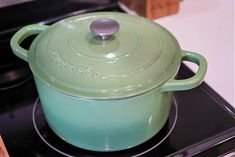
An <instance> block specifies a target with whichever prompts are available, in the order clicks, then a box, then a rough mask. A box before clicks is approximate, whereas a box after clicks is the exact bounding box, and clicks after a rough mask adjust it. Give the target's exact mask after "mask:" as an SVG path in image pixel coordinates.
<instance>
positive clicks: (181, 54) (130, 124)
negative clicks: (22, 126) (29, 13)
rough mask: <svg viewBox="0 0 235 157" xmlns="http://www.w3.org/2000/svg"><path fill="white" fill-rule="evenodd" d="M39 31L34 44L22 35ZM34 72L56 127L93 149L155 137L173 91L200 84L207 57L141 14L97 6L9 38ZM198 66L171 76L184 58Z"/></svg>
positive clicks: (114, 147)
mask: <svg viewBox="0 0 235 157" xmlns="http://www.w3.org/2000/svg"><path fill="white" fill-rule="evenodd" d="M33 34H36V35H37V37H36V38H35V39H34V41H33V43H32V44H31V46H30V49H29V50H26V49H24V48H22V47H21V46H20V43H21V42H22V41H23V40H24V39H25V38H27V37H28V36H31V35H33ZM10 44H11V48H12V50H13V52H14V53H15V55H17V56H18V57H20V58H21V59H23V60H25V61H27V62H28V63H29V65H30V68H31V70H32V72H33V75H34V79H35V82H36V86H37V89H38V93H39V97H40V101H41V103H42V107H43V111H44V114H45V116H46V119H47V122H48V124H49V126H50V127H51V129H52V130H53V131H54V132H55V133H56V134H57V135H58V136H59V137H61V138H62V139H63V140H64V141H66V142H68V143H70V144H72V145H74V146H77V147H80V148H83V149H88V150H94V151H117V150H123V149H127V148H131V147H134V146H137V145H139V144H141V143H143V142H145V141H147V140H148V139H150V138H151V137H153V136H154V135H155V134H156V133H157V132H158V131H159V130H160V129H161V128H162V127H163V125H164V124H165V123H166V121H167V118H168V116H169V111H170V106H171V101H172V92H173V91H180V90H188V89H192V88H194V87H196V86H198V85H199V84H200V83H201V82H202V80H203V78H204V75H205V72H206V68H207V64H206V60H205V59H204V58H203V57H202V56H201V55H199V54H196V53H192V52H188V51H184V50H181V48H180V46H179V44H178V42H177V41H176V39H175V38H174V36H173V35H172V34H171V33H170V32H168V31H167V30H166V29H165V28H163V27H161V26H160V25H158V24H156V23H153V22H152V21H150V20H147V19H145V18H142V17H137V16H130V15H127V14H122V13H113V12H99V13H89V14H83V15H79V16H74V17H71V18H67V19H65V20H62V21H59V22H57V23H55V24H53V25H51V26H45V25H39V24H36V25H29V26H26V27H23V28H22V29H20V30H19V31H18V32H17V33H16V34H15V35H14V36H13V38H12V39H11V42H10ZM182 60H186V61H190V62H193V63H196V64H197V65H198V66H199V68H198V71H197V73H196V74H195V75H194V76H193V77H191V78H188V79H184V80H176V79H174V78H175V76H176V74H177V72H178V69H179V67H180V64H181V61H182Z"/></svg>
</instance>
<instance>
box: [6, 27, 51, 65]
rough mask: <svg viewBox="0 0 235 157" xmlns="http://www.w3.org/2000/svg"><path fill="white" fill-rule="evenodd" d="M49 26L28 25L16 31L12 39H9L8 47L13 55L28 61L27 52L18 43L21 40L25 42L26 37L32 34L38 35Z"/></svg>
mask: <svg viewBox="0 0 235 157" xmlns="http://www.w3.org/2000/svg"><path fill="white" fill-rule="evenodd" d="M48 27H49V26H46V25H39V24H33V25H28V26H25V27H23V28H21V29H20V30H19V31H17V32H16V33H15V34H14V35H13V37H12V38H11V41H10V45H11V49H12V51H13V53H14V54H15V55H16V56H18V57H19V58H21V59H23V60H25V61H26V62H27V61H28V50H26V49H24V48H23V47H21V46H20V43H22V41H23V40H25V39H26V38H27V37H29V36H31V35H34V34H40V33H41V32H43V31H44V30H45V29H47V28H48Z"/></svg>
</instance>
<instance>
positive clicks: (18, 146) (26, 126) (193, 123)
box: [0, 1, 235, 157]
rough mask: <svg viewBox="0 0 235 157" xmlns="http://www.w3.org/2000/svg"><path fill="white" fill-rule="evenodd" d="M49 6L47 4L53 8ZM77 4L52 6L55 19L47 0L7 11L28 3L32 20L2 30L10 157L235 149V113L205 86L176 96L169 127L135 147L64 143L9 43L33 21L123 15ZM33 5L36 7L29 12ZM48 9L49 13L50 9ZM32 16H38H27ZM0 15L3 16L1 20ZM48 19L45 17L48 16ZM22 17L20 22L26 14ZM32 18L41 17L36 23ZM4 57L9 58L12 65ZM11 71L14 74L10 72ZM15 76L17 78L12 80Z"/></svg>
mask: <svg viewBox="0 0 235 157" xmlns="http://www.w3.org/2000/svg"><path fill="white" fill-rule="evenodd" d="M43 2H44V3H43ZM52 2H55V1H52ZM52 2H51V3H52ZM57 2H58V1H57ZM62 2H63V3H64V5H65V4H67V3H75V1H61V3H62ZM51 3H49V4H48V5H52V4H51ZM77 3H78V1H77ZM77 3H76V5H79V7H80V8H78V9H77V10H76V7H75V8H74V7H71V6H70V5H71V4H70V5H69V4H67V5H66V6H68V8H69V7H71V8H72V9H71V10H70V11H69V10H68V8H66V9H65V10H63V9H62V8H63V7H62V8H61V5H62V4H60V3H59V4H58V6H57V5H56V3H54V5H55V6H53V8H54V10H53V15H52V14H50V13H49V12H46V11H44V12H45V13H47V15H45V14H43V8H44V9H45V6H46V1H41V2H40V3H39V2H35V1H31V2H28V3H24V4H20V5H15V6H11V7H7V8H3V9H4V10H3V11H4V13H5V16H8V15H9V16H8V17H9V18H14V15H13V13H9V14H6V12H7V11H6V10H8V12H9V11H11V10H12V11H13V10H14V11H15V12H16V11H19V10H22V8H24V7H25V5H26V6H27V8H28V9H26V13H27V15H28V17H25V18H29V21H28V22H27V20H25V21H24V23H17V20H14V19H9V21H10V22H9V23H10V24H9V29H7V25H6V24H5V25H4V29H1V30H0V37H1V38H0V43H1V44H4V45H0V50H4V55H3V56H1V58H0V59H1V60H4V61H5V62H4V64H3V63H2V64H0V78H4V81H2V82H1V81H0V134H1V136H2V138H3V141H4V143H5V145H6V148H7V150H8V153H9V154H10V156H11V157H19V156H32V157H34V156H35V157H38V156H43V157H44V156H45V157H51V156H56V157H57V156H58V157H60V156H61V157H63V156H68V155H70V156H86V157H88V156H89V157H92V156H99V157H104V156H110V157H114V156H123V157H125V156H151V157H158V156H169V157H170V156H171V157H172V156H174V157H183V156H206V157H207V156H208V157H211V156H219V155H222V154H226V153H227V152H231V151H235V150H234V148H235V111H234V109H233V108H232V107H231V106H230V105H229V104H228V103H227V102H226V101H225V100H224V99H223V98H221V97H220V96H219V95H218V94H217V93H216V92H215V91H213V90H212V89H211V88H210V87H209V86H208V85H207V84H206V83H204V82H203V83H202V84H201V85H200V86H199V87H197V88H195V89H193V90H188V91H181V92H175V93H174V101H173V104H172V108H171V113H170V116H169V119H168V121H167V123H166V124H165V126H164V127H163V128H162V130H161V131H160V132H159V133H158V134H157V135H156V136H154V138H152V139H150V140H149V141H147V142H145V143H144V144H142V145H139V146H137V147H135V148H132V149H128V150H124V151H119V152H113V153H101V152H92V151H86V150H83V149H79V148H76V147H73V146H71V145H69V144H67V143H64V142H63V141H62V140H60V139H59V138H58V137H57V136H56V135H55V134H54V133H53V132H52V131H51V130H50V128H49V127H48V125H47V123H46V121H45V119H44V115H43V111H42V110H41V108H40V100H38V99H37V98H38V94H37V91H36V88H35V85H34V81H33V78H32V75H31V73H30V72H29V71H27V70H26V69H28V66H27V64H25V63H23V62H21V61H20V60H17V59H15V57H14V56H11V51H10V48H9V39H10V36H11V35H12V34H13V33H14V32H15V30H17V29H18V27H19V26H21V25H27V24H29V23H32V22H43V23H47V24H51V23H53V22H55V21H57V20H59V19H60V18H64V17H67V16H70V15H75V14H80V13H84V12H87V11H88V12H90V11H96V9H97V11H106V10H107V11H121V10H120V9H119V8H118V5H117V4H116V1H105V2H103V3H101V2H100V3H98V4H96V3H94V1H90V3H89V5H82V2H81V3H80V4H77ZM86 4H87V3H86ZM34 5H35V6H40V8H41V9H42V12H40V14H42V16H40V15H38V13H36V12H39V11H36V10H34V9H35V7H33V6H34ZM73 5H75V4H73ZM73 5H72V6H73ZM30 6H32V8H31V11H30ZM57 7H58V8H57ZM56 8H57V9H56ZM84 8H86V9H87V10H86V9H85V10H86V11H84ZM90 8H92V9H90ZM95 8H96V9H95ZM89 9H90V10H89ZM32 10H34V11H32ZM45 10H48V8H47V9H45ZM79 10H80V11H79ZM81 10H83V11H81ZM30 12H32V13H34V14H35V15H33V14H29V13H30ZM56 12H58V16H55V15H56ZM0 13H1V9H0ZM26 13H25V14H26ZM21 14H22V15H25V14H23V13H21ZM2 15H3V14H0V17H1V16H2ZM44 16H47V18H45V17H44ZM20 17H21V18H22V16H20ZM33 17H35V18H36V17H37V18H36V19H34V18H33ZM5 18H7V17H5ZM17 18H18V15H17ZM14 26H15V27H14ZM28 45H29V44H28V43H25V46H26V47H27V46H28ZM9 56H10V57H9ZM2 57H6V58H7V59H8V61H7V60H6V59H4V58H2ZM9 62H10V63H9ZM17 67H18V68H21V70H23V72H25V73H24V75H23V76H24V77H21V75H19V76H18V74H22V72H19V71H18V72H17V73H14V72H15V70H19V69H18V68H17ZM9 71H10V73H11V75H9V74H8V73H9ZM7 72H8V73H7ZM192 75H193V73H192V72H191V71H190V70H189V69H188V68H187V67H186V66H185V65H184V64H182V66H181V68H180V71H179V74H178V79H182V78H188V77H190V76H192ZM8 76H11V77H8ZM14 77H16V78H17V79H16V80H14ZM7 78H11V80H10V83H9V82H7V80H8V79H7ZM1 83H2V84H1ZM1 87H2V88H1ZM3 87H4V88H3Z"/></svg>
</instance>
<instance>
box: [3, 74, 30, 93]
mask: <svg viewBox="0 0 235 157" xmlns="http://www.w3.org/2000/svg"><path fill="white" fill-rule="evenodd" d="M32 77H33V76H32V75H30V76H28V77H27V78H26V79H24V80H23V81H21V82H19V83H16V84H13V85H11V86H8V87H0V91H4V90H9V89H12V88H16V87H19V86H21V85H23V84H25V83H26V82H28V81H29V80H31V79H32Z"/></svg>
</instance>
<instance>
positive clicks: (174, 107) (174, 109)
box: [32, 97, 178, 157]
mask: <svg viewBox="0 0 235 157" xmlns="http://www.w3.org/2000/svg"><path fill="white" fill-rule="evenodd" d="M39 107H41V105H40V102H39V98H37V99H36V101H35V103H34V106H33V113H32V119H33V126H34V129H35V130H36V132H37V134H38V135H39V137H40V138H41V140H42V141H43V142H44V143H45V144H46V145H47V146H49V147H50V148H51V149H53V150H54V151H56V152H57V153H59V154H61V155H64V156H67V157H76V156H74V155H70V154H68V153H65V152H63V151H61V150H59V149H58V148H56V147H55V146H53V145H52V144H51V143H50V142H48V141H47V139H46V138H44V137H43V135H42V133H41V132H40V131H39V128H38V126H37V122H36V119H35V118H36V110H37V109H38V108H39ZM172 112H173V117H171V118H173V121H172V122H171V124H170V129H169V130H168V132H167V134H166V135H165V136H164V137H163V138H162V139H161V140H160V141H158V142H157V143H156V144H154V145H153V146H151V147H150V148H147V149H146V150H144V151H142V152H140V153H137V154H134V155H131V157H139V156H142V155H145V154H146V153H148V152H150V151H152V150H153V149H155V148H156V147H157V146H159V145H160V144H161V143H162V142H163V141H165V140H166V138H167V137H168V136H169V135H170V134H171V132H172V131H173V129H174V127H175V125H176V122H177V119H178V105H177V102H176V100H175V98H174V97H173V102H172V106H171V111H170V115H171V113H172ZM43 116H44V115H43ZM44 120H45V119H44ZM45 121H46V120H45ZM165 125H166V124H165ZM58 138H59V137H58ZM153 138H154V137H153ZM150 140H151V139H150ZM146 142H147V141H146ZM146 142H145V143H146ZM65 143H66V142H65ZM141 145H142V144H141ZM71 147H72V146H71ZM136 147H138V146H136ZM78 149H80V148H78ZM132 149H135V147H134V148H130V149H128V150H132ZM128 150H124V151H128ZM84 151H86V150H84ZM87 152H92V151H87ZM108 153H109V152H104V154H108ZM111 153H112V152H111ZM114 153H115V152H114ZM99 154H100V152H99Z"/></svg>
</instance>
